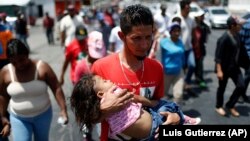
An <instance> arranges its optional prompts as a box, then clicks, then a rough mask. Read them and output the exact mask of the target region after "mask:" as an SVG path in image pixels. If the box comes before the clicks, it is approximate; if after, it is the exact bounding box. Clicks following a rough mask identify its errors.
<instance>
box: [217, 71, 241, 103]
mask: <svg viewBox="0 0 250 141" xmlns="http://www.w3.org/2000/svg"><path fill="white" fill-rule="evenodd" d="M228 78H231V79H232V80H233V82H234V84H235V86H236V88H235V89H234V91H233V93H232V95H231V96H230V99H229V100H228V102H227V103H226V108H233V107H234V106H235V104H236V102H237V101H238V99H239V97H240V96H241V95H242V94H243V93H244V87H245V83H244V79H243V75H242V73H241V71H240V69H239V68H235V69H231V70H230V71H228V72H225V73H224V76H223V80H219V87H218V89H217V97H216V108H220V107H223V102H224V93H225V89H226V86H227V82H228Z"/></svg>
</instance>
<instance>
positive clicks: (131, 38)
mask: <svg viewBox="0 0 250 141" xmlns="http://www.w3.org/2000/svg"><path fill="white" fill-rule="evenodd" d="M152 39H153V27H152V25H146V26H145V25H140V26H135V27H133V28H132V31H131V32H130V33H128V34H127V35H125V39H124V44H125V47H126V48H127V49H128V50H129V51H130V53H132V54H133V55H135V56H138V57H145V56H147V53H148V50H149V49H150V47H151V44H152Z"/></svg>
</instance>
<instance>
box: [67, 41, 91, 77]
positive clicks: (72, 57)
mask: <svg viewBox="0 0 250 141" xmlns="http://www.w3.org/2000/svg"><path fill="white" fill-rule="evenodd" d="M86 54H87V46H85V45H84V44H82V45H81V44H80V42H79V41H78V40H77V39H74V40H73V41H72V42H71V43H70V44H69V45H68V46H67V47H66V49H65V58H66V59H67V60H69V61H70V64H71V69H70V79H71V81H72V82H74V81H75V67H76V64H77V62H78V61H80V60H81V59H83V58H84V57H86Z"/></svg>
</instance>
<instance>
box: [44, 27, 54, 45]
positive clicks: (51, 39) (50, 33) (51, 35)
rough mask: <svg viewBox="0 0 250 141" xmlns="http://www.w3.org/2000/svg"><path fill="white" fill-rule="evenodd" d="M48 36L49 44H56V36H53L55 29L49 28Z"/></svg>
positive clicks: (47, 30)
mask: <svg viewBox="0 0 250 141" xmlns="http://www.w3.org/2000/svg"><path fill="white" fill-rule="evenodd" d="M46 36H47V40H48V43H49V44H54V36H53V29H52V28H47V29H46Z"/></svg>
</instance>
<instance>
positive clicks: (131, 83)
mask: <svg viewBox="0 0 250 141" xmlns="http://www.w3.org/2000/svg"><path fill="white" fill-rule="evenodd" d="M119 60H120V66H121V69H122V73H123V76H124V77H125V79H126V81H127V82H128V84H129V85H131V86H133V87H136V86H138V85H140V84H141V81H142V78H143V75H144V62H143V61H142V62H141V63H142V74H141V78H140V80H139V82H131V81H130V80H129V78H128V76H127V75H126V73H125V72H124V68H123V62H122V59H121V57H120V56H119Z"/></svg>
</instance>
